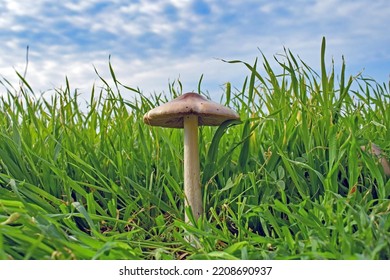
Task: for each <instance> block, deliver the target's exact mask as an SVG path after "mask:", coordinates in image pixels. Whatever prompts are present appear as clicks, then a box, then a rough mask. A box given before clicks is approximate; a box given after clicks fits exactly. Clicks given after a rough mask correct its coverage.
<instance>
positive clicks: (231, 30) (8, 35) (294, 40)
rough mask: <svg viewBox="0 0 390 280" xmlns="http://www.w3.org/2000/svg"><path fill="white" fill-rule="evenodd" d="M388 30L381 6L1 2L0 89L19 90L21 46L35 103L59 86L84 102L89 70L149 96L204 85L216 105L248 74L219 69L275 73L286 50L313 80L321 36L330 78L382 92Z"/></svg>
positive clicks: (290, 1)
mask: <svg viewBox="0 0 390 280" xmlns="http://www.w3.org/2000/svg"><path fill="white" fill-rule="evenodd" d="M389 26H390V4H389V1H388V0H375V1H372V0H279V1H277V0H275V1H272V0H267V1H266V0H237V1H233V0H231V1H230V0H200V1H195V0H155V1H152V0H133V1H131V0H111V1H106V0H81V1H79V0H63V1H52V0H28V1H27V0H0V42H1V43H0V80H3V79H6V80H7V81H9V82H11V83H12V84H13V85H14V86H17V85H18V77H17V75H16V73H15V72H16V71H18V72H19V73H21V74H23V73H24V71H25V68H26V53H27V46H28V68H27V72H26V80H27V81H28V82H29V84H30V86H31V87H32V88H33V90H34V92H35V93H45V92H48V91H50V90H53V89H54V88H63V87H64V85H65V78H66V77H67V78H68V80H69V82H70V85H71V87H72V88H73V89H75V88H77V89H78V91H79V92H81V93H83V92H86V93H87V92H90V91H91V88H92V86H93V85H94V84H95V85H97V86H99V85H101V82H100V81H99V78H98V76H97V75H96V73H95V69H96V70H97V71H98V73H99V75H101V76H102V77H103V78H105V79H106V80H107V81H108V82H110V81H111V79H110V77H111V76H110V72H109V62H110V63H111V65H112V67H113V69H114V71H115V75H116V77H117V79H118V80H119V81H120V82H121V83H123V84H125V85H127V86H130V87H135V88H137V87H138V88H139V89H140V90H141V91H142V92H143V93H144V94H146V95H147V94H150V93H154V92H156V93H161V92H168V91H169V86H168V85H169V83H172V82H173V81H176V80H180V82H181V84H182V85H183V91H184V92H188V91H196V90H197V84H198V81H199V79H200V77H201V76H202V75H203V80H202V90H204V91H207V92H209V94H210V95H211V96H219V95H221V94H223V90H224V85H225V84H226V82H231V83H232V85H233V87H237V88H241V86H242V84H243V81H244V78H245V77H246V76H247V75H249V74H250V73H249V72H248V71H247V70H246V68H245V67H244V66H243V65H239V64H228V63H226V62H223V61H222V60H242V61H245V62H248V63H250V64H252V63H253V62H254V61H255V59H256V58H259V64H260V63H261V61H262V53H263V54H264V55H265V56H266V57H267V59H268V60H269V61H270V62H271V63H273V62H272V61H273V60H274V56H275V55H279V54H282V53H283V50H284V48H286V49H289V50H291V52H292V53H293V54H294V55H296V56H299V57H300V58H301V59H302V60H303V61H304V62H305V63H307V64H308V65H310V66H311V67H312V68H314V69H315V70H318V69H319V65H320V48H321V40H322V37H324V36H325V38H326V42H327V50H326V58H327V63H328V67H329V69H330V63H331V61H332V59H333V60H334V63H335V66H336V68H337V67H339V66H340V65H341V63H342V57H343V56H344V58H345V61H346V65H347V73H348V74H349V75H356V74H358V73H360V72H362V71H363V75H364V76H366V77H372V78H374V79H375V80H376V81H377V82H380V83H383V82H385V83H388V82H389V79H390V78H389V77H390V31H389ZM274 65H276V64H274ZM275 69H278V67H277V66H275ZM1 92H4V87H1V85H0V93H1ZM122 93H123V92H122ZM126 94H131V93H130V92H129V93H126ZM126 94H125V95H126ZM125 97H126V96H125Z"/></svg>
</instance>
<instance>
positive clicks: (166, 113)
mask: <svg viewBox="0 0 390 280" xmlns="http://www.w3.org/2000/svg"><path fill="white" fill-rule="evenodd" d="M239 119H240V117H239V115H238V114H237V113H236V112H234V111H233V110H231V109H229V108H227V107H225V106H222V105H220V104H218V103H215V102H212V101H210V100H208V99H206V98H205V97H203V96H201V95H200V94H198V93H194V92H189V93H186V94H183V95H181V96H179V97H177V98H175V99H173V100H172V101H170V102H167V103H165V104H163V105H161V106H159V107H156V108H154V109H152V110H150V111H149V112H147V113H146V114H145V115H144V122H145V123H146V124H148V125H152V126H161V127H170V128H184V194H185V197H186V202H185V206H186V207H187V206H189V207H190V208H191V210H192V213H193V216H194V218H195V220H197V219H198V218H199V217H200V216H201V215H202V214H203V207H202V195H201V187H200V170H199V149H198V126H199V125H204V126H219V125H221V124H222V123H223V122H224V121H227V120H239ZM188 220H189V219H188V217H187V215H185V221H186V222H188Z"/></svg>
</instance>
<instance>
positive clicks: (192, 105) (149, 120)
mask: <svg viewBox="0 0 390 280" xmlns="http://www.w3.org/2000/svg"><path fill="white" fill-rule="evenodd" d="M187 115H197V116H198V123H199V125H208V126H218V125H220V124H222V123H223V122H224V121H227V120H239V119H240V116H239V115H238V114H237V113H236V112H235V111H233V110H231V109H230V108H228V107H225V106H223V105H220V104H218V103H215V102H213V101H210V100H208V99H206V98H205V97H203V96H201V95H200V94H198V93H194V92H189V93H185V94H183V95H180V96H179V97H177V98H175V99H173V100H171V101H169V102H167V103H165V104H163V105H161V106H158V107H156V108H154V109H152V110H150V111H149V112H147V113H146V114H145V115H144V123H146V124H148V125H152V126H161V127H172V128H183V127H184V121H183V118H184V117H185V116H187Z"/></svg>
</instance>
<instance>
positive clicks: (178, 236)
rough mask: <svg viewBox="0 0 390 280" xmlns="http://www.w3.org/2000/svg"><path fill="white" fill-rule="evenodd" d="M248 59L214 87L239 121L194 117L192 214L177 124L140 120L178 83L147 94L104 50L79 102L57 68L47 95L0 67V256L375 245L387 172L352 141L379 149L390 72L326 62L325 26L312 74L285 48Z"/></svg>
mask: <svg viewBox="0 0 390 280" xmlns="http://www.w3.org/2000/svg"><path fill="white" fill-rule="evenodd" d="M261 61H262V65H261V67H260V66H259V64H260V59H258V60H256V61H255V63H254V64H249V63H246V62H242V61H228V62H226V63H230V64H236V63H239V64H243V65H245V66H246V67H247V69H248V78H247V79H246V80H245V81H244V83H243V85H242V87H240V88H232V86H231V85H230V84H229V83H227V84H226V88H225V92H224V94H223V96H222V99H221V102H222V103H224V104H225V105H228V106H230V107H231V108H233V109H235V110H237V111H238V112H239V114H240V115H241V118H242V123H241V124H238V123H236V122H227V123H224V124H223V125H221V126H220V127H218V128H215V127H202V128H201V129H200V139H199V141H200V144H201V145H200V147H202V148H201V149H200V159H201V170H203V172H202V185H203V200H204V205H205V212H206V213H205V216H204V217H203V219H200V220H199V221H198V222H197V223H196V225H190V224H186V223H184V221H183V220H184V211H185V209H184V203H183V201H184V195H183V190H182V189H183V176H182V174H183V170H182V160H183V144H182V142H183V141H182V137H183V136H182V131H181V130H179V129H165V128H156V127H149V126H146V125H144V124H143V122H142V116H143V114H144V113H145V112H147V111H148V110H149V109H151V108H152V107H155V106H157V105H159V104H162V103H165V102H167V101H168V100H171V99H172V98H174V97H176V96H177V95H180V94H181V93H182V92H181V91H182V86H181V84H180V82H176V83H173V84H172V85H170V87H169V92H168V93H167V94H164V93H161V94H154V95H152V96H145V95H143V94H142V93H141V92H140V91H139V90H138V89H134V88H130V87H128V86H126V85H123V84H122V83H120V82H119V81H118V80H117V79H116V77H115V72H114V70H113V68H112V66H111V64H109V68H110V71H111V77H110V78H111V79H112V80H113V81H114V86H109V84H108V83H107V82H106V81H105V80H104V78H102V77H100V76H99V77H100V78H101V81H102V84H103V85H104V86H103V87H102V88H98V87H96V86H93V87H92V90H91V93H90V99H89V100H88V101H85V100H84V99H83V94H82V93H81V92H79V91H78V90H72V87H71V84H70V82H69V81H68V80H66V86H65V88H64V89H56V91H55V93H54V94H52V95H51V96H50V97H45V95H38V94H35V93H34V92H33V89H32V88H31V87H30V86H29V85H28V81H25V80H24V79H23V77H22V76H21V75H19V77H20V78H21V81H22V83H21V86H20V87H17V88H14V87H12V85H11V84H10V83H8V82H7V81H6V80H5V79H3V80H2V81H1V83H2V84H3V90H5V91H4V92H3V93H2V95H1V100H0V111H1V114H0V258H1V259H388V258H389V257H390V233H389V232H390V218H389V211H390V201H389V196H390V180H389V178H387V177H386V176H385V175H384V174H383V170H382V169H381V166H380V165H379V162H378V159H377V158H376V157H374V156H372V155H371V154H369V153H365V152H363V151H362V149H361V146H369V145H370V144H371V143H372V142H375V143H376V144H377V145H379V146H380V147H381V148H382V149H383V151H384V152H385V153H387V155H389V154H390V152H389V151H390V145H389V141H388V140H389V139H390V132H389V129H388V128H389V127H390V94H389V85H388V84H387V85H386V84H382V85H381V84H377V83H376V82H375V81H374V80H369V79H365V78H364V77H362V76H358V77H346V74H345V71H346V70H345V63H344V61H342V67H341V73H339V74H336V73H335V71H334V65H331V67H330V69H329V68H328V67H327V66H326V65H325V40H323V42H322V46H321V54H320V61H321V71H320V73H319V74H317V73H316V72H315V71H314V70H313V69H312V68H310V67H309V66H308V65H306V64H305V63H304V62H303V61H301V60H300V59H298V58H297V57H295V56H294V55H293V54H292V53H291V52H290V51H289V50H285V53H284V55H283V56H278V57H276V58H275V61H276V63H277V65H278V67H274V69H272V68H271V66H270V63H269V61H268V60H267V58H266V57H265V56H262V57H261ZM275 68H277V69H275ZM199 91H202V89H201V81H200V82H199ZM202 94H205V93H204V92H202ZM133 95H136V97H135V98H131V97H130V96H133ZM188 235H191V236H196V237H197V238H196V239H195V240H196V242H198V243H199V244H198V245H197V246H194V245H193V244H189V243H188V242H187V240H188V238H186V236H188Z"/></svg>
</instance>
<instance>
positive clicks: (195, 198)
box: [184, 115, 203, 222]
mask: <svg viewBox="0 0 390 280" xmlns="http://www.w3.org/2000/svg"><path fill="white" fill-rule="evenodd" d="M184 194H185V196H186V198H185V201H186V203H185V206H186V207H187V206H189V207H190V208H191V211H192V213H193V215H194V218H195V220H197V219H198V218H199V216H201V215H202V212H203V207H202V194H201V188H200V171H199V149H198V116H197V115H188V116H185V117H184ZM185 221H186V222H188V221H189V219H188V217H187V214H185Z"/></svg>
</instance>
